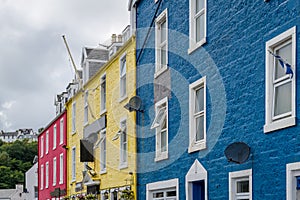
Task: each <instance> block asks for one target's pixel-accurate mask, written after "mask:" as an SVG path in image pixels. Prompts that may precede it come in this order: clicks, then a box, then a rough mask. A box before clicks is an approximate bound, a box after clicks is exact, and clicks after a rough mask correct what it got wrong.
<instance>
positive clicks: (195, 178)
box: [185, 160, 207, 200]
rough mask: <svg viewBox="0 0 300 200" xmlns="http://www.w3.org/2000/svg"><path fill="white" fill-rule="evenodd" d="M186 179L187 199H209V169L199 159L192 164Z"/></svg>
mask: <svg viewBox="0 0 300 200" xmlns="http://www.w3.org/2000/svg"><path fill="white" fill-rule="evenodd" d="M185 181H186V186H187V187H186V194H187V195H186V199H187V200H207V171H206V169H205V168H204V167H203V166H202V165H201V163H200V162H199V161H198V160H195V162H194V164H193V165H192V166H191V168H190V170H189V171H188V173H187V175H186V176H185Z"/></svg>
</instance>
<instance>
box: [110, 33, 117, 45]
mask: <svg viewBox="0 0 300 200" xmlns="http://www.w3.org/2000/svg"><path fill="white" fill-rule="evenodd" d="M116 40H117V35H116V34H112V36H111V43H115V42H116Z"/></svg>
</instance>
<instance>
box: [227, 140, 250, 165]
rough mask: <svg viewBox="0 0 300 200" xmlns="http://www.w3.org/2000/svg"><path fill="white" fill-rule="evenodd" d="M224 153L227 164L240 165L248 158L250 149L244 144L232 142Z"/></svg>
mask: <svg viewBox="0 0 300 200" xmlns="http://www.w3.org/2000/svg"><path fill="white" fill-rule="evenodd" d="M224 153H225V156H226V158H227V160H228V161H229V162H234V163H237V164H242V163H244V162H246V161H247V160H248V158H249V155H250V147H249V146H248V145H247V144H245V143H244V142H234V143H232V144H230V145H228V146H227V147H226V149H225V151H224Z"/></svg>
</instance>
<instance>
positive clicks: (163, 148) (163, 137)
mask: <svg viewBox="0 0 300 200" xmlns="http://www.w3.org/2000/svg"><path fill="white" fill-rule="evenodd" d="M160 148H161V152H165V151H167V131H162V132H161V147H160Z"/></svg>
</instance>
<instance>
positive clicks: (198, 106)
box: [195, 87, 204, 113]
mask: <svg viewBox="0 0 300 200" xmlns="http://www.w3.org/2000/svg"><path fill="white" fill-rule="evenodd" d="M203 97H204V88H203V87H202V88H199V89H197V90H196V99H195V113H198V112H200V111H203V110H204V98H203Z"/></svg>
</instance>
